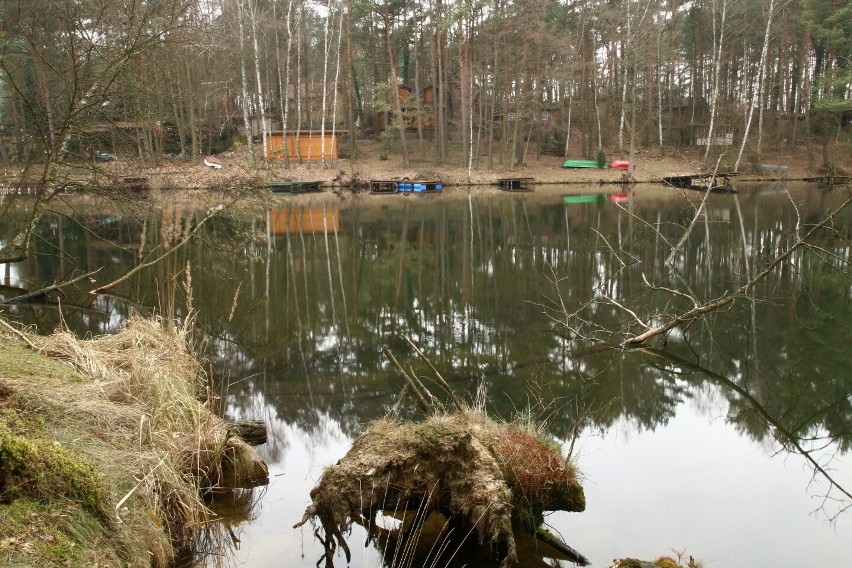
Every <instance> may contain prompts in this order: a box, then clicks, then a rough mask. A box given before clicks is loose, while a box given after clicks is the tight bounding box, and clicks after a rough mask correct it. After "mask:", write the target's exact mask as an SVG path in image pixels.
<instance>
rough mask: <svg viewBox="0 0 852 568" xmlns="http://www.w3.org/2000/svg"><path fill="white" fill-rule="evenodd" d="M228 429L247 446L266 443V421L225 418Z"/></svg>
mask: <svg viewBox="0 0 852 568" xmlns="http://www.w3.org/2000/svg"><path fill="white" fill-rule="evenodd" d="M225 423H226V424H227V426H228V430H230V431H231V432H233V433H234V434H235V435H236V436H239V437H240V438H241V439H242V440H243V441H244V442H245V443H246V444H248V445H249V446H259V445H261V444H265V443H266V423H265V422H264V421H263V420H226V421H225Z"/></svg>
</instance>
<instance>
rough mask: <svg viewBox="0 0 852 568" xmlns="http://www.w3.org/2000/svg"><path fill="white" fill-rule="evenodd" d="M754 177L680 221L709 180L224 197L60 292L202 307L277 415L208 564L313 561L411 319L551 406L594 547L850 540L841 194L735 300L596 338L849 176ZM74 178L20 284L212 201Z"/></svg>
mask: <svg viewBox="0 0 852 568" xmlns="http://www.w3.org/2000/svg"><path fill="white" fill-rule="evenodd" d="M742 189H743V192H742V193H741V195H739V196H737V197H734V196H732V195H715V194H714V195H710V196H709V197H708V199H707V202H706V210H705V211H704V213H703V214H702V215H700V216H699V217H698V218H697V222H696V223H694V224H693V225H692V228H691V232H690V234H689V236H688V238H686V239H684V240H683V241H681V236H682V235H683V234H684V231H685V230H686V228H687V227H689V226H690V225H691V223H692V221H693V217H694V214H695V208H696V207H697V206H698V204H699V203H700V199H701V194H691V195H688V196H686V195H683V194H681V193H678V192H676V191H674V190H664V189H662V188H649V187H648V186H638V188H637V189H636V190H635V193H634V194H632V195H630V196H628V195H627V194H623V193H621V192H615V191H611V192H604V191H602V190H601V188H599V187H589V188H578V187H577V186H571V187H568V186H566V187H564V188H547V190H546V191H543V192H539V191H537V192H535V193H524V194H510V193H499V194H495V193H489V194H488V195H485V196H482V195H480V196H477V194H476V189H474V191H473V192H472V194H471V195H470V196H468V195H467V194H465V193H459V194H454V195H424V196H411V197H403V196H399V195H390V196H370V195H362V196H359V197H357V198H350V199H346V200H338V199H335V198H331V197H330V196H328V195H320V196H314V197H308V196H300V197H299V198H298V199H289V198H287V197H278V198H275V199H274V200H270V201H268V203H267V204H266V205H265V206H264V207H259V206H256V205H255V206H249V205H240V206H236V205H234V206H229V207H228V208H227V209H226V211H224V212H223V213H222V214H221V215H220V216H217V217H215V218H213V219H211V220H209V221H207V222H206V223H205V225H204V227H203V228H202V230H200V231H199V232H198V237H197V238H196V239H195V240H193V241H192V242H191V243H190V244H189V245H188V246H185V247H181V248H179V250H176V251H175V252H174V254H172V255H170V256H169V257H168V258H167V259H165V260H163V261H162V262H159V263H157V264H155V265H153V266H151V267H149V268H146V269H144V270H142V271H140V272H139V273H138V274H136V275H135V276H133V277H132V278H131V279H129V280H128V281H126V282H123V283H121V284H119V285H117V286H116V287H114V288H113V289H111V290H110V291H109V293H107V294H103V295H99V296H91V295H89V294H88V293H87V289H82V288H80V289H74V290H68V291H67V294H66V297H64V298H63V299H62V301H61V302H60V304H61V319H62V321H63V322H64V324H65V325H67V326H68V327H70V328H71V329H73V330H74V331H75V332H77V333H78V334H80V335H85V334H99V333H108V332H110V331H113V330H115V329H116V328H118V327H119V326H120V325H121V324H122V322H123V321H125V319H126V318H127V317H128V316H129V315H130V314H131V313H133V312H142V313H152V312H157V313H160V314H167V315H170V316H171V317H174V318H175V319H183V318H185V317H186V316H187V314H188V313H193V314H194V325H195V328H196V330H197V331H196V334H195V337H196V339H197V342H198V348H199V350H200V352H201V353H203V354H204V356H205V357H206V360H207V362H208V365H209V368H210V370H211V377H212V378H213V380H214V381H215V382H216V384H217V385H218V389H219V391H220V393H221V396H222V404H223V410H224V413H225V414H226V415H227V416H228V417H230V418H245V419H262V420H264V421H265V422H266V423H267V425H268V428H269V442H268V443H267V444H265V445H263V446H260V447H259V448H258V449H259V451H260V453H261V455H262V457H263V458H264V459H265V460H266V461H267V463H268V464H269V471H270V483H269V486H268V487H265V488H261V489H256V490H255V491H254V495H253V497H252V498H253V499H255V500H256V502H257V505H256V507H255V510H254V514H253V517H252V518H251V519H239V518H235V519H230V518H229V520H228V524H229V527H230V529H231V530H232V531H233V535H234V538H235V539H236V540H238V545H236V546H235V547H234V549H233V550H230V551H228V552H227V553H226V555H225V557H209V558H205V559H203V560H202V563H203V564H206V565H208V566H214V565H218V564H228V565H240V566H248V567H251V568H258V567H273V566H276V567H277V566H300V567H301V566H304V567H306V568H307V567H311V566H314V565H315V563H316V562H317V560H318V559H319V557H320V555H321V553H322V548H321V546H320V545H319V543H318V542H317V540H316V539H315V538H314V536H313V534H312V530H311V529H310V527H309V526H306V527H303V528H301V529H293V528H291V527H292V526H293V524H294V523H296V522H297V521H298V520H299V519H300V518H301V516H302V513H303V511H304V509H305V506H306V505H307V504H308V503H309V501H310V498H309V492H310V489H311V488H312V487H313V486H314V484H315V483H316V482H317V480H318V479H319V477H320V476H321V475H322V472H323V468H324V467H326V466H329V465H332V464H334V463H335V462H336V461H337V460H338V459H340V458H341V457H342V456H343V455H344V454H345V453H346V451H347V450H348V448H349V446H350V444H351V442H352V440H353V439H354V438H355V437H356V436H357V435H358V433H359V432H360V431H362V430H363V428H364V427H365V425H366V424H368V423H370V422H371V421H373V420H376V419H378V418H381V417H383V416H385V415H387V414H388V413H390V412H395V413H397V414H398V415H399V416H401V417H404V418H416V417H417V416H418V413H417V408H416V405H415V404H414V403H413V401H412V400H410V399H408V398H406V399H403V400H402V401H399V394H400V391H401V389H402V385H403V383H402V380H401V379H400V378H399V376H398V375H397V373H396V371H395V370H394V368H393V367H392V366H391V365H390V364H389V362H388V360H387V358H386V357H385V355H384V354H383V353H382V348H383V347H387V348H388V349H389V350H390V352H392V353H393V354H394V355H395V356H396V357H397V358H398V359H399V360H400V362H401V363H402V364H403V365H404V366H406V367H414V368H415V370H416V372H417V373H418V374H420V375H428V374H430V372H429V370H428V367H426V365H425V364H424V363H423V362H422V361H420V360H419V359H417V357H416V356H415V355H414V354H413V353H412V350H411V349H410V347H409V346H408V344H407V343H406V341H405V337H409V338H410V339H411V340H412V341H413V342H414V343H415V344H416V345H418V346H419V347H420V349H422V350H423V351H424V352H425V354H426V355H427V356H428V357H429V359H430V360H431V361H432V363H434V365H435V366H436V367H437V368H438V369H439V370H440V371H441V373H442V374H443V376H444V377H445V378H446V379H447V380H448V381H449V383H450V384H451V385H452V387H453V388H454V389H455V390H456V392H458V393H460V394H462V395H463V396H466V397H468V398H469V399H472V398H473V397H475V396H476V395H477V392H484V401H485V404H486V407H487V409H488V411H489V412H490V413H492V415H494V416H496V417H499V418H502V419H506V420H510V419H513V418H516V417H518V416H533V417H535V418H536V419H537V420H539V421H541V422H543V423H544V424H545V426H546V430H547V432H548V433H549V435H550V436H552V437H553V438H554V439H556V440H558V441H559V443H560V444H561V445H562V447H563V449H564V451H565V452H566V453H567V452H570V453H571V455H572V457H573V459H574V460H575V461H576V463H577V465H578V467H579V469H580V471H581V473H582V478H583V484H584V487H585V491H586V500H587V510H586V511H585V512H582V513H554V514H552V515H550V516H548V517H547V523H548V524H549V526H550V527H552V529H553V530H554V531H557V532H558V533H559V534H561V535H562V537H563V538H564V540H565V541H566V542H567V543H568V544H569V545H571V546H573V547H574V548H576V549H577V550H579V551H580V552H581V553H583V554H584V555H586V556H587V557H589V558H590V559H591V560H592V563H593V565H594V566H607V565H608V564H609V563H610V562H611V561H612V559H614V558H617V557H624V556H632V557H638V558H642V559H645V560H653V559H654V558H657V557H659V556H663V555H668V556H674V557H677V556H678V555H682V556H683V559H684V564H685V559H686V558H687V557H689V556H694V557H695V558H696V559H698V560H701V561H702V562H703V564H704V566H705V567H708V568H710V567H725V568H753V567H755V566H773V567H776V568H777V567H787V566H789V567H791V568H792V567H799V566H805V565H808V566H829V567H830V566H845V565H847V564H848V562H849V558H850V557H852V538H850V534H852V531H850V529H852V520H850V518H849V517H850V511H847V512H845V513H842V514H840V515H839V516H837V514H838V512H839V510H840V509H842V508H843V507H848V505H849V500H848V499H846V500H845V499H843V495H842V494H841V493H840V492H839V491H838V489H837V488H836V487H835V488H832V487H831V486H830V484H829V482H828V481H827V480H826V478H825V476H823V475H819V474H817V475H815V473H814V467H813V464H812V463H811V462H809V461H808V460H807V459H806V458H805V457H804V456H803V455H802V450H806V451H808V452H810V453H809V455H811V456H812V457H813V459H814V460H815V462H816V463H817V464H819V465H820V466H821V467H824V468H826V470H827V472H828V473H830V475H831V476H832V478H833V479H834V480H836V481H837V482H838V483H839V484H840V485H842V486H843V487H844V488H846V489H847V490H850V489H852V460H850V458H849V449H850V446H852V374H850V365H849V358H850V355H852V347H850V346H852V331H850V330H852V285H850V280H849V262H850V258H852V248H850V245H849V242H850V241H849V239H850V235H852V214H850V213H849V212H848V211H844V212H843V213H842V214H841V215H839V216H837V218H835V219H834V220H833V221H832V223H831V224H830V227H828V228H826V229H820V230H818V231H816V232H815V233H814V235H813V241H812V242H813V246H812V247H801V248H797V250H795V251H794V252H793V254H791V255H790V256H789V258H787V259H785V261H784V262H780V263H778V264H777V266H773V267H771V268H770V269H769V272H768V274H767V275H766V277H765V278H763V279H762V280H760V281H759V282H757V283H756V284H755V285H754V286H752V287H750V288H749V289H748V290H747V293H746V294H744V295H743V296H742V297H741V298H739V299H738V300H737V301H735V302H733V303H731V304H729V305H726V306H725V307H724V309H721V310H719V311H716V312H713V313H711V314H710V315H709V316H707V317H705V318H703V319H701V320H696V321H693V322H691V323H690V324H689V325H681V326H677V327H675V328H673V329H672V330H671V331H669V332H668V333H667V334H665V336H660V337H658V338H656V339H654V340H652V341H650V342H649V345H648V347H649V348H648V349H620V348H616V349H602V348H601V346H603V345H609V346H612V345H615V346H618V345H620V344H621V342H622V341H623V340H624V339H626V338H627V337H630V336H635V335H637V334H639V333H642V332H643V331H646V330H647V327H644V325H651V326H652V327H653V326H656V325H661V324H662V323H664V322H665V321H666V320H667V319H668V318H670V317H672V315H673V314H675V313H678V312H684V311H688V310H689V309H691V308H693V307H694V303H693V299H696V300H698V301H700V302H704V301H708V300H711V299H714V298H719V297H721V296H722V295H723V294H724V293H726V292H730V291H733V290H735V289H737V288H739V287H740V286H742V285H743V284H744V283H745V282H747V281H748V280H749V279H750V278H751V277H752V276H753V275H755V274H758V273H759V272H760V271H762V270H763V269H764V268H765V267H766V266H768V265H769V263H770V262H771V261H772V258H773V254H774V253H775V251H776V250H778V249H779V247H781V248H786V247H789V246H790V245H791V244H792V240H791V238H792V236H791V235H792V231H793V230H794V229H795V227H796V226H797V223H799V224H801V225H802V231H803V232H805V231H807V230H808V229H809V227H812V225H813V223H815V222H817V221H818V220H819V219H820V218H821V216H822V215H823V213H824V212H825V211H827V210H829V209H830V208H831V207H833V206H836V205H837V204H839V203H840V202H841V201H842V200H843V199H844V195H845V194H846V192H845V191H844V190H835V191H834V192H825V191H822V190H820V189H819V188H817V187H815V186H801V187H799V186H795V185H789V184H788V185H787V186H785V187H784V188H781V187H780V186H779V187H762V186H761V187H747V186H743V188H742ZM784 189H789V196H788V193H787V192H786V191H784ZM562 193H565V194H568V193H571V194H577V193H583V194H598V196H597V197H593V198H589V199H584V200H568V201H577V202H566V201H565V200H564V199H563V197H562ZM790 196H792V201H791V197H790ZM75 199H78V198H74V197H71V198H69V207H70V208H69V209H68V210H67V211H66V212H65V213H66V215H57V216H50V217H49V218H47V219H45V220H44V222H43V223H42V224H41V225H40V226H39V229H38V234H39V239H38V241H37V243H36V249H37V252H36V254H34V255H33V256H31V257H30V259H28V260H27V261H26V262H23V263H19V264H16V265H12V266H10V267H5V268H6V272H5V274H0V277H2V278H3V281H2V282H3V284H4V286H5V287H3V288H0V292H2V293H3V295H4V296H8V295H14V294H15V293H16V291H15V290H16V288H33V287H38V286H40V285H43V284H44V283H50V282H52V281H54V280H55V279H58V278H61V277H62V276H64V275H68V274H71V272H72V271H73V270H79V271H87V270H93V269H96V268H100V269H101V270H100V271H99V272H98V273H97V275H95V276H94V278H96V279H97V282H98V284H103V283H106V282H110V281H112V280H114V279H116V278H118V277H120V276H121V275H122V274H124V273H125V272H126V271H127V270H129V269H130V268H132V267H133V266H135V265H137V264H139V263H140V262H143V261H144V260H145V259H147V258H150V255H152V254H153V255H156V254H158V253H159V252H161V251H162V250H165V249H168V248H170V247H174V246H175V245H176V244H177V243H178V242H180V240H181V239H182V238H183V237H184V236H186V235H187V234H188V233H189V231H190V230H191V229H192V227H194V226H195V225H196V224H197V223H198V222H199V221H200V220H201V219H203V218H204V217H205V212H206V211H207V210H206V209H205V208H199V207H198V206H197V205H196V204H194V203H192V202H191V201H187V200H186V199H185V198H184V197H182V196H180V194H178V193H176V194H174V196H173V197H170V196H169V194H163V195H160V196H159V197H158V198H157V201H156V202H149V201H146V200H141V201H139V202H136V203H133V204H127V205H124V206H122V207H115V206H113V205H108V204H103V203H99V202H96V201H94V200H91V199H87V198H79V199H80V201H75ZM794 205H795V206H794ZM16 206H17V207H20V209H21V214H22V215H23V214H24V213H25V212H26V203H22V204H17V205H16ZM673 247H677V249H678V251H677V253H676V254H674V255H671V259H670V260H669V256H670V253H671V250H672V248H673ZM667 261H668V263H667ZM844 272H845V274H844ZM5 311H6V313H7V314H10V315H11V317H13V318H18V319H20V320H22V321H25V322H27V323H31V324H33V325H36V326H37V327H38V328H39V329H40V330H42V331H45V332H46V331H49V330H51V329H53V328H54V327H55V326H56V325H58V324H59V322H60V309H59V306H58V305H57V304H56V302H48V303H43V304H37V305H26V306H7V307H6V310H5ZM640 320H641V323H640ZM481 396H483V395H481ZM220 506H223V505H221V504H220ZM835 517H836V518H835ZM830 519H834V522H830ZM364 540H365V533H364V531H362V530H361V529H360V528H359V527H355V528H354V529H353V532H352V534H351V535H350V536H349V538H348V541H349V543H350V545H351V546H352V549H353V558H352V563H351V565H352V566H356V567H371V566H380V565H381V564H382V558H381V552H380V551H378V550H377V549H375V548H374V547H373V546H372V545H371V546H369V547H366V548H364V547H362V546H361V545H362V544H363V542H364ZM235 542H236V541H235ZM339 560H340V562H339V565H340V566H345V565H346V563H345V560H344V559H343V558H342V557H340V558H339ZM456 560H457V561H459V562H458V564H459V565H461V564H464V563H466V564H467V565H468V566H491V565H495V564H490V563H488V562H487V561H484V560H478V559H472V558H468V559H466V560H465V559H462V558H461V557H459V558H457V559H456ZM336 565H338V563H337V562H336ZM550 565H553V564H552V563H550V561H548V563H544V562H543V561H542V560H541V559H540V558H538V557H536V556H535V555H529V556H528V557H526V558H524V559H523V566H550ZM566 565H567V564H566Z"/></svg>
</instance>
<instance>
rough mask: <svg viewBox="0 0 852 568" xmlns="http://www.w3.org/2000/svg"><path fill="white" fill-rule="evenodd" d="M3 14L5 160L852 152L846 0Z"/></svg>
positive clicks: (444, 0) (463, 159)
mask: <svg viewBox="0 0 852 568" xmlns="http://www.w3.org/2000/svg"><path fill="white" fill-rule="evenodd" d="M0 21H2V22H3V24H2V27H0V46H2V47H0V50H1V51H0V67H2V74H0V159H2V162H3V166H5V167H6V168H7V169H8V168H9V167H11V165H12V164H34V163H38V164H44V163H50V164H73V163H75V162H79V161H91V160H92V159H93V158H94V157H97V156H100V155H102V154H100V153H101V152H105V153H107V156H108V158H111V157H112V156H115V155H118V156H120V157H122V158H139V159H145V160H147V159H162V158H164V157H172V158H183V159H191V160H198V159H200V158H201V156H204V155H212V154H217V153H220V152H223V151H226V150H228V149H233V148H235V147H236V148H239V147H240V145H241V144H243V145H245V146H244V148H243V150H244V151H246V152H247V153H248V155H249V157H250V158H251V160H252V161H254V160H263V159H264V158H269V157H272V153H271V152H270V150H269V149H268V148H267V140H268V137H269V133H270V132H273V131H279V132H280V131H283V132H285V133H286V132H292V131H296V132H298V131H302V132H304V131H311V132H321V133H323V132H335V131H337V132H339V133H342V134H343V133H345V134H347V135H348V136H347V137H346V138H347V139H348V142H346V143H345V144H344V146H345V147H343V148H341V153H343V155H348V156H355V155H356V154H357V151H358V145H357V143H356V142H357V139H358V138H359V137H363V136H370V137H375V138H377V139H379V140H381V141H383V143H384V144H383V148H385V151H386V150H387V149H390V148H392V149H393V150H394V152H398V153H400V154H401V157H402V159H403V160H404V161H405V163H406V164H407V163H408V161H409V158H410V157H411V158H414V157H418V158H420V159H425V158H426V156H427V154H428V156H429V159H432V160H434V161H435V162H436V163H446V162H452V163H457V164H459V165H464V166H470V167H473V166H474V164H475V165H476V167H494V165H495V164H501V165H507V164H508V165H512V164H515V163H519V162H521V161H522V160H523V156H524V153H525V152H526V151H527V150H528V148H529V147H530V145H533V146H534V147H536V148H537V149H538V151H540V152H543V153H551V154H556V155H567V154H568V153H569V150H570V151H571V153H572V154H574V155H583V156H585V157H594V156H595V155H596V154H597V153H598V152H599V151H600V150H601V149H604V148H606V149H607V151H608V152H612V153H618V154H621V155H625V154H628V153H631V152H632V151H634V149H636V148H648V147H685V146H699V147H702V148H701V150H702V151H703V152H704V155H705V159H706V157H707V154H709V153H710V150H711V148H712V147H713V146H715V145H720V146H733V148H734V150H735V151H737V152H738V157H737V164H739V163H740V162H741V161H746V162H748V161H752V162H755V161H759V159H760V157H761V155H762V153H764V152H766V151H767V150H770V149H771V150H776V151H777V150H785V149H786V150H791V151H801V152H802V155H803V159H804V152H805V151H806V152H807V159H808V161H809V163H810V165H811V166H812V167H826V168H836V167H838V166H840V167H842V166H843V165H844V164H842V163H839V161H840V160H841V158H842V156H844V155H845V156H848V155H849V147H850V142H849V138H850V128H852V2H850V1H849V0H693V1H683V0H662V1H652V0H577V1H563V0H428V1H426V2H414V1H411V0H370V1H359V0H328V1H327V2H315V1H312V0H122V1H120V2H116V1H112V0H85V1H84V0H61V1H46V0H2V2H0ZM249 138H250V139H252V140H253V141H254V143H253V144H245V141H246V140H247V139H249ZM277 157H279V158H282V159H283V160H285V161H286V162H287V163H289V160H291V159H298V158H299V157H297V156H288V155H286V150H285V151H284V155H283V156H277ZM324 160H325V156H323V161H324ZM38 169H41V168H38ZM40 175H42V177H43V178H45V179H49V178H50V177H51V175H53V174H52V170H51V168H47V169H45V170H44V171H43V172H42V174H40Z"/></svg>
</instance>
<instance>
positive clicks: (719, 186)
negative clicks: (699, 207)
mask: <svg viewBox="0 0 852 568" xmlns="http://www.w3.org/2000/svg"><path fill="white" fill-rule="evenodd" d="M738 175H740V174H739V173H738V172H727V173H715V174H689V175H680V176H666V177H664V178H663V184H665V185H668V186H670V187H676V188H678V189H693V190H696V191H710V192H713V193H736V192H737V190H736V189H735V188H734V187H733V186H732V185H731V178H732V177H735V176H738Z"/></svg>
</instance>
